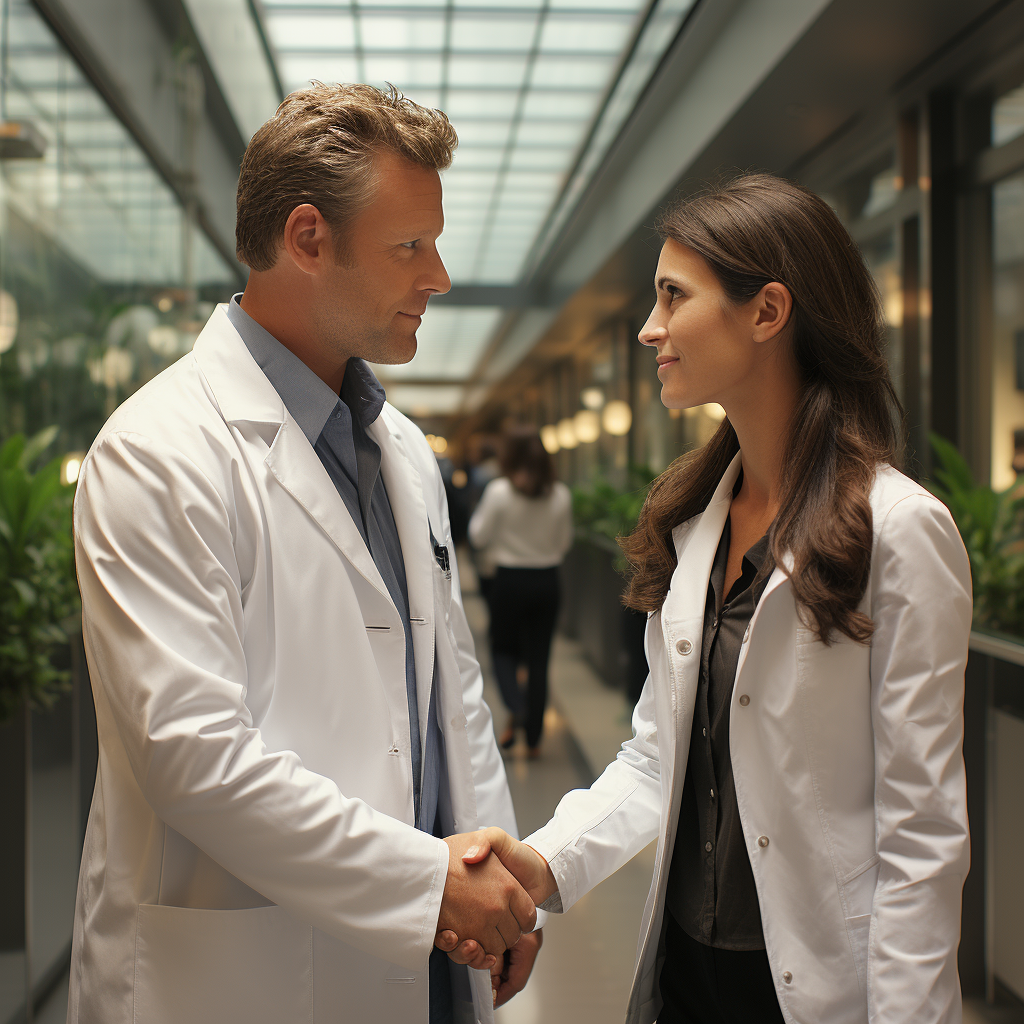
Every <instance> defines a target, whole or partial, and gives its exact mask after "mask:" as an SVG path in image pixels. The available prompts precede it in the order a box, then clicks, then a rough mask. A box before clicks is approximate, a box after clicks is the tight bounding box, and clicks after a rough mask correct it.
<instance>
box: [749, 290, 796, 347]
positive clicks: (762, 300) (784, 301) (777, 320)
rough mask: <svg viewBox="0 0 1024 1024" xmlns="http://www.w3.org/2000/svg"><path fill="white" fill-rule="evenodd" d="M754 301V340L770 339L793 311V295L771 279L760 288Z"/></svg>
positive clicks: (777, 332)
mask: <svg viewBox="0 0 1024 1024" xmlns="http://www.w3.org/2000/svg"><path fill="white" fill-rule="evenodd" d="M754 302H755V303H756V306H755V311H756V318H755V320H754V341H757V342H763V341H771V339H772V338H775V337H777V336H778V334H779V333H780V332H781V331H782V330H783V329H784V328H785V327H786V325H787V324H788V323H789V320H790V317H791V316H792V313H793V296H792V295H791V294H790V291H789V289H788V288H787V287H786V286H785V285H784V284H779V282H778V281H771V282H769V283H768V284H766V285H765V286H764V287H763V288H762V289H761V291H760V292H759V293H758V295H757V298H756V299H754Z"/></svg>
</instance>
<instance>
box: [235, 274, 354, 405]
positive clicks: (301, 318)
mask: <svg viewBox="0 0 1024 1024" xmlns="http://www.w3.org/2000/svg"><path fill="white" fill-rule="evenodd" d="M268 273H269V272H268ZM262 278H263V275H262V274H258V273H256V272H255V271H254V272H253V273H251V274H250V276H249V283H248V284H247V285H246V286H245V291H244V292H243V293H242V297H241V299H240V300H239V303H238V304H239V305H240V306H241V307H242V310H243V312H245V313H246V315H248V316H250V317H252V319H253V320H255V321H256V323H258V324H259V325H260V327H262V328H263V329H264V330H265V331H267V332H268V333H269V334H272V335H273V336H274V337H275V338H276V339H277V340H278V341H279V342H280V343H281V344H282V345H284V347H285V348H287V349H289V350H290V351H291V352H293V353H294V354H295V355H296V356H298V357H299V359H301V360H302V361H303V362H304V363H305V364H306V365H307V366H308V367H309V368H310V369H311V370H312V371H313V372H314V373H315V374H316V375H317V376H318V377H319V378H320V379H321V380H322V381H323V382H324V383H325V384H326V385H327V386H328V387H329V388H330V389H331V390H332V391H333V392H334V393H335V394H338V395H340V394H341V385H342V382H343V381H344V379H345V371H346V370H347V369H348V359H347V358H346V359H342V360H341V362H340V363H339V362H338V360H337V357H332V355H331V354H329V353H328V352H327V351H326V347H325V346H324V345H323V343H322V342H321V341H320V339H319V337H318V335H317V332H316V331H315V329H314V326H313V324H312V323H311V321H310V319H309V318H308V316H306V311H307V310H308V309H309V308H310V304H309V303H308V302H304V301H303V300H302V298H301V296H299V297H297V298H295V299H289V300H283V299H282V298H281V296H282V295H288V294H293V293H292V292H290V291H289V290H287V289H286V288H285V287H283V285H284V282H270V281H265V280H263V279H262Z"/></svg>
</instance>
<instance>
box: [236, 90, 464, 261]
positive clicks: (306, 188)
mask: <svg viewBox="0 0 1024 1024" xmlns="http://www.w3.org/2000/svg"><path fill="white" fill-rule="evenodd" d="M458 141H459V140H458V136H457V135H456V134H455V129H454V128H453V127H452V126H451V123H450V122H449V120H448V118H447V117H446V116H445V115H444V114H443V113H442V112H441V111H440V110H431V109H430V108H429V107H421V106H420V105H419V104H418V103H414V102H413V101H412V100H410V99H406V97H404V96H403V95H402V94H401V93H400V92H399V91H398V90H397V89H396V88H395V87H394V86H390V85H389V86H388V87H387V89H377V88H375V87H374V86H372V85H324V84H323V83H322V82H313V84H312V85H311V86H310V88H308V89H300V90H298V91H297V92H293V93H291V94H290V95H288V96H286V97H285V99H284V102H283V103H282V104H281V105H280V106H279V107H278V108H277V113H276V114H274V116H273V117H272V118H271V119H270V120H269V121H267V123H266V124H265V125H263V127H262V128H260V129H259V131H257V132H256V134H255V135H254V136H253V137H252V140H251V141H250V142H249V146H248V148H247V149H246V151H245V156H244V157H243V158H242V171H241V174H240V175H239V179H238V213H237V219H236V221H235V246H236V248H235V251H236V253H237V255H238V259H239V260H240V261H241V262H242V263H244V264H246V266H248V267H249V268H251V269H252V270H270V269H271V267H273V266H274V264H275V263H276V262H277V254H278V248H279V246H280V244H281V237H282V235H283V234H284V227H285V224H286V223H287V221H288V217H289V215H290V214H291V212H292V210H294V209H295V207H296V206H301V205H302V204H303V203H311V204H312V205H313V206H315V207H316V208H317V209H318V210H319V211H320V213H321V214H322V215H323V218H324V220H326V221H327V223H328V224H330V226H331V228H332V229H334V230H335V231H337V230H339V229H340V228H342V227H343V226H344V225H345V224H346V223H347V222H348V221H350V220H351V219H352V218H353V217H354V216H355V215H356V214H358V213H359V212H360V211H361V210H362V209H363V208H364V207H365V206H366V205H367V204H368V203H369V202H370V201H371V199H372V197H373V159H374V155H375V154H376V153H379V152H380V151H382V150H389V151H391V152H393V153H397V154H399V155H400V156H403V157H405V158H406V159H407V160H410V161H412V162H413V163H416V164H419V165H420V166H422V167H429V168H432V169H433V170H436V171H442V170H444V169H445V168H447V167H449V166H450V165H451V162H452V151H453V150H454V149H455V147H456V146H457V145H458Z"/></svg>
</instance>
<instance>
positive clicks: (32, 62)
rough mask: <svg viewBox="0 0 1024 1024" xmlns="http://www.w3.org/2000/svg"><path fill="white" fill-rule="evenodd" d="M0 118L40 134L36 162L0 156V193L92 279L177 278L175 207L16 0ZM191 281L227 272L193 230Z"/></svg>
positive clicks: (178, 216)
mask: <svg viewBox="0 0 1024 1024" xmlns="http://www.w3.org/2000/svg"><path fill="white" fill-rule="evenodd" d="M7 17H8V23H7V53H6V62H5V63H6V68H5V69H6V75H7V78H6V88H5V89H4V110H3V112H2V113H3V116H4V117H5V118H9V119H12V120H26V121H30V122H31V123H32V125H33V127H34V128H35V129H36V130H37V131H38V132H39V133H40V134H41V135H42V136H43V137H44V138H45V139H46V153H45V156H44V157H43V159H42V160H4V161H0V199H2V200H4V201H6V202H7V203H9V204H10V205H11V206H12V207H14V208H15V209H16V210H18V212H19V213H20V214H21V215H22V216H23V217H25V218H26V219H28V220H29V221H30V222H31V223H33V224H34V225H35V226H36V227H37V228H38V229H39V230H41V231H43V232H45V233H46V234H48V235H49V236H50V237H51V238H53V239H54V240H55V241H56V242H57V244H58V245H59V246H60V247H61V248H63V249H64V250H65V251H66V252H68V253H69V254H70V255H71V256H72V257H73V258H74V259H76V260H77V261H78V262H79V263H80V264H81V265H82V266H84V267H86V268H88V270H89V271H90V272H91V273H92V274H93V275H94V277H95V278H97V279H98V280H100V281H106V282H117V283H122V282H138V283H141V284H167V283H172V282H173V283H177V282H179V281H180V280H181V275H182V240H183V229H182V218H183V212H182V209H181V206H180V205H179V203H178V201H177V199H176V197H175V196H174V194H173V193H172V192H171V190H170V189H169V188H168V187H167V185H166V184H165V183H164V181H163V180H162V179H161V178H160V177H159V176H158V175H157V173H156V172H155V171H154V170H153V168H152V167H151V165H150V164H149V162H148V160H147V159H146V157H145V155H144V154H143V152H142V150H140V149H139V147H138V146H137V145H136V143H135V141H134V139H133V138H132V137H131V136H130V135H129V133H128V131H127V130H126V129H125V127H124V126H123V125H122V124H121V122H120V121H119V120H118V119H117V118H116V117H115V116H114V115H113V114H112V113H111V111H110V109H109V108H108V107H107V106H106V104H105V103H104V102H103V100H102V99H101V98H100V97H99V95H98V94H97V93H96V92H95V90H94V89H93V88H92V86H91V85H90V84H89V83H88V82H87V81H86V79H85V78H84V76H83V75H82V73H81V71H80V70H79V69H78V67H77V66H76V65H75V63H74V62H73V61H72V59H71V58H70V57H69V56H68V55H67V53H66V52H65V51H64V50H63V48H62V47H61V46H60V45H59V44H58V42H57V40H56V39H55V38H54V37H53V35H52V34H51V32H50V30H49V29H48V28H47V27H46V26H45V25H44V24H43V23H42V21H41V19H40V18H39V16H38V14H36V12H35V11H34V10H33V8H32V7H31V6H29V5H28V4H27V3H26V2H24V0H20V2H13V3H11V5H10V7H9V9H8V15H7ZM193 245H194V247H195V249H194V257H195V268H196V270H195V273H196V282H197V283H198V284H210V283H222V282H228V281H232V280H234V277H233V274H232V272H231V270H230V268H229V267H228V266H227V265H226V264H225V262H224V261H223V260H222V259H221V257H220V255H219V254H218V253H217V251H216V250H215V249H214V248H213V246H212V244H211V243H210V241H209V240H208V239H207V238H206V236H205V235H203V233H202V232H201V231H198V230H197V231H195V232H194V234H193Z"/></svg>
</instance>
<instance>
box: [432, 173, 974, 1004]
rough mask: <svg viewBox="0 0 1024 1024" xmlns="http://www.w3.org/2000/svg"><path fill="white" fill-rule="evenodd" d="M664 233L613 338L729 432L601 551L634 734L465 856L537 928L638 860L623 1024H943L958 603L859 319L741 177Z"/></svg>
mask: <svg viewBox="0 0 1024 1024" xmlns="http://www.w3.org/2000/svg"><path fill="white" fill-rule="evenodd" d="M662 233H663V237H664V239H665V242H664V247H663V249H662V252H661V257H660V260H659V264H658V270H657V276H656V292H657V300H656V304H655V307H654V310H653V312H652V313H651V316H650V318H649V320H648V321H647V324H646V325H645V326H644V329H643V331H642V332H641V333H640V341H641V342H642V343H643V344H645V345H647V346H649V347H650V348H652V349H653V350H655V351H656V358H657V361H658V366H659V369H658V375H659V377H660V379H661V382H662V401H663V402H664V403H665V404H666V405H667V406H668V407H669V408H679V409H681V408H689V407H692V406H695V405H701V404H703V403H706V402H719V403H721V404H722V405H723V406H724V408H725V410H726V413H727V418H726V420H724V421H723V423H722V426H721V428H720V429H719V430H718V432H717V433H716V435H715V436H714V437H713V438H712V440H711V441H710V442H709V443H708V444H707V445H705V446H704V448H702V449H701V450H700V451H698V452H696V453H694V454H693V455H692V456H688V457H685V458H683V459H680V460H678V461H677V462H676V463H675V464H673V465H672V466H671V467H670V468H669V469H668V470H667V471H666V472H665V473H664V474H663V475H662V476H661V477H660V478H659V479H658V481H657V483H656V484H655V486H654V488H653V489H652V491H651V494H650V497H649V498H648V500H647V503H646V505H645V507H644V510H643V515H642V516H641V519H640V523H639V525H638V527H637V529H636V531H635V532H634V533H633V534H632V536H630V537H629V538H627V539H626V541H625V542H624V544H623V547H624V549H625V551H626V554H627V555H628V557H629V559H630V561H631V563H632V566H633V570H634V575H633V577H632V581H631V583H630V587H629V591H628V594H627V603H628V604H629V605H630V606H631V607H634V608H639V609H643V610H645V611H647V612H649V613H650V617H649V621H648V628H647V652H648V659H649V662H650V677H649V679H648V682H647V685H646V687H645V689H644V693H643V696H642V698H641V700H640V703H639V705H638V706H637V709H636V713H635V715H634V718H633V729H634V735H633V738H632V739H631V740H629V741H628V742H627V743H625V744H624V745H623V748H622V750H621V752H620V753H619V756H618V758H617V760H616V761H614V762H613V763H612V764H611V765H609V767H608V768H607V769H606V770H605V772H604V774H603V775H602V776H601V778H600V779H598V780H597V782H595V783H594V785H593V786H592V787H591V788H590V789H589V790H579V791H576V792H573V793H569V794H567V795H566V796H565V797H564V798H563V799H562V801H561V803H560V804H559V806H558V808H557V810H556V812H555V816H554V818H552V820H551V821H550V822H549V823H548V824H547V825H546V826H544V827H543V828H542V829H540V831H538V832H536V833H535V834H534V835H532V836H531V837H530V838H529V839H527V840H526V843H525V844H522V843H516V842H514V841H513V840H511V839H510V838H509V837H507V836H506V835H505V834H504V833H503V832H501V831H500V830H498V829H489V830H487V831H486V833H485V834H482V840H483V841H482V842H481V844H480V849H479V852H478V854H477V856H478V857H483V856H485V855H486V853H487V850H488V848H489V847H492V848H493V849H494V851H495V852H496V853H497V854H498V855H499V857H501V858H502V859H503V860H504V861H505V862H506V864H507V865H508V866H509V867H510V869H511V870H512V871H513V873H515V874H516V875H517V876H518V877H519V878H520V880H521V881H522V882H523V883H524V885H525V886H526V888H527V890H528V891H529V892H530V894H531V896H533V897H534V899H535V900H536V902H537V903H538V904H546V905H547V906H548V907H549V908H550V909H555V910H559V909H560V910H563V911H564V910H568V909H569V907H570V906H572V904H573V903H575V902H576V901H577V900H578V899H579V898H580V897H581V896H582V895H583V894H584V893H586V892H587V891H589V890H590V889H591V888H593V886H595V885H596V884H597V883H598V882H599V881H601V880H602V879H603V878H605V877H607V876H608V875H609V874H611V873H612V872H613V871H615V870H617V869H618V868H619V867H620V866H622V865H623V864H624V863H625V862H626V861H627V860H629V858H631V857H632V856H633V855H634V854H635V853H637V852H638V851H639V850H641V849H642V848H643V847H644V846H645V845H646V844H647V843H648V842H650V841H651V839H653V838H654V837H655V836H657V837H658V852H657V860H656V866H655V873H654V881H653V884H652V887H651V892H650V895H649V897H648V900H647V907H646V910H645V913H644V919H643V925H642V928H641V936H640V946H639V962H638V965H637V970H636V974H635V979H634V985H633V990H632V993H631V995H630V1001H629V1009H628V1014H627V1020H628V1021H633V1022H643V1024H649V1022H651V1021H654V1020H658V1021H659V1022H661V1024H671V1022H677V1021H700V1022H712V1021H737V1022H738V1021H744V1022H753V1021H757V1022H766V1021H783V1020H785V1021H788V1022H796V1021H799V1022H805V1024H812V1022H813V1024H826V1022H827V1024H863V1022H865V1021H872V1022H874V1021H896V1020H899V1021H901V1022H915V1024H938V1022H943V1024H953V1022H958V1021H959V1020H960V1016H961V1007H960V988H959V980H958V977H957V960H956V954H957V945H958V940H959V928H960V896H961V888H962V884H963V879H964V875H965V874H966V871H967V867H968V832H967V817H966V806H965V802H966V798H965V778H964V765H963V758H962V755H961V742H962V735H963V723H962V700H963V683H964V666H965V662H966V657H967V643H968V635H969V630H970V622H971V582H970V575H969V569H968V562H967V556H966V554H965V552H964V549H963V545H962V543H961V541H960V538H959V535H958V534H957V531H956V527H955V526H954V524H953V522H952V519H951V517H950V515H949V513H948V512H947V510H946V508H945V507H944V506H943V505H942V504H941V503H940V502H939V501H938V500H937V499H935V498H934V497H932V496H931V495H930V494H929V493H928V492H927V491H925V490H924V489H923V488H921V487H919V486H918V485H917V484H915V483H913V482H912V481H911V480H909V479H908V478H907V477H905V476H903V475H902V474H901V473H900V472H899V471H898V469H897V467H898V465H899V456H900V448H901V444H900V436H899V431H898V428H897V424H898V423H899V422H900V409H899V403H898V401H897V399H896V397H895V394H894V392H893V388H892V384H891V382H890V379H889V374H888V371H887V369H886V365H885V362H884V360H883V357H882V353H881V345H880V342H881V338H882V330H883V321H882V311H881V309H880V306H879V300H878V296H877V294H876V291H875V288H874V286H873V284H872V280H871V277H870V275H869V274H868V271H867V269H866V268H865V266H864V263H863V261H862V259H861V257H860V256H859V255H858V253H857V250H856V248H855V246H854V244H853V242H852V241H851V239H850V237H849V235H848V234H847V233H846V231H845V230H844V229H843V227H842V226H841V225H840V223H839V221H838V219H837V218H836V216H835V215H834V214H833V212H832V210H831V209H830V208H829V207H828V206H827V205H826V204H825V203H824V202H823V201H822V200H820V199H819V198H817V197H816V196H814V195H813V194H812V193H810V192H807V191H805V190H804V189H802V188H800V187H798V186H796V185H793V184H790V183H789V182H786V181H782V180H779V179H777V178H773V177H770V176H767V175H748V176H745V177H741V178H739V179H737V180H735V181H733V182H732V183H730V184H728V185H726V186H724V187H722V188H718V189H715V190H712V191H710V192H707V193H706V194H703V195H701V196H698V197H697V198H694V199H692V200H690V201H688V202H685V203H683V204H682V205H681V206H678V207H676V208H675V209H674V210H672V211H670V212H669V213H668V214H667V215H666V216H665V217H664V220H663V222H662ZM445 937H447V938H449V939H453V937H452V936H450V935H449V936H445ZM459 955H460V956H461V957H463V958H470V957H472V956H474V955H479V951H478V950H477V948H476V946H475V944H474V943H472V942H467V943H464V944H463V946H462V948H461V949H460V950H459Z"/></svg>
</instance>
